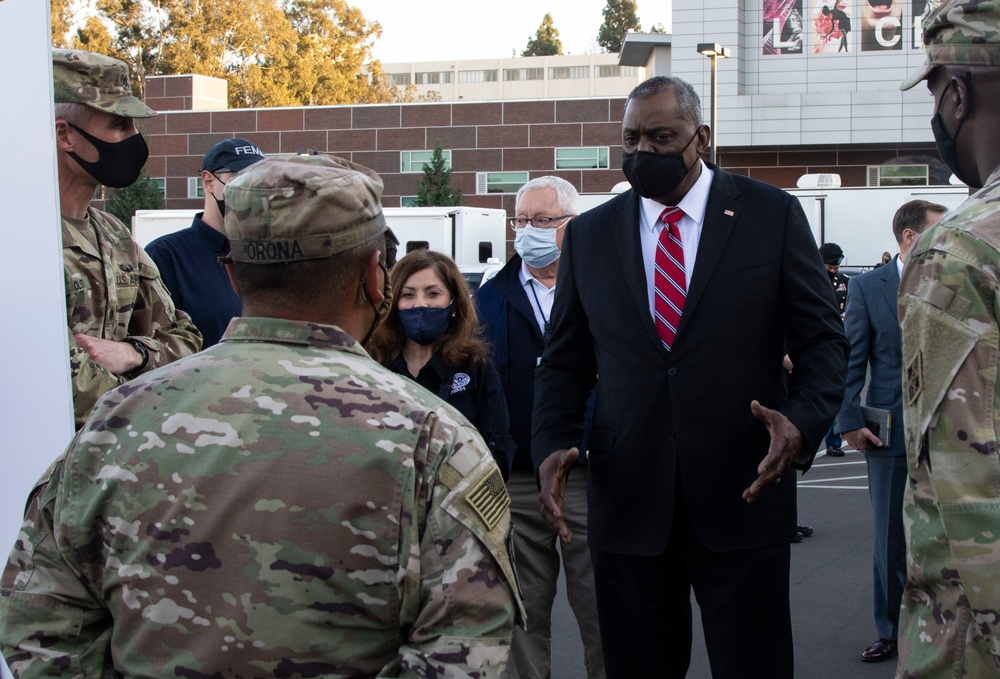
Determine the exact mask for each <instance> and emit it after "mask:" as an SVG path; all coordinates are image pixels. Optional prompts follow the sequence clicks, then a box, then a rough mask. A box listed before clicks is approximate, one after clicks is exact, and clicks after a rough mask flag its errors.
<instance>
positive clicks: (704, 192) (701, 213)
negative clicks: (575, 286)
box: [522, 160, 715, 316]
mask: <svg viewBox="0 0 1000 679" xmlns="http://www.w3.org/2000/svg"><path fill="white" fill-rule="evenodd" d="M698 162H699V163H701V176H700V177H698V181H696V182H695V183H694V186H692V187H691V188H690V189H689V190H688V192H687V193H686V194H685V195H684V197H683V198H681V202H680V203H678V204H677V207H679V208H680V209H681V210H683V211H684V216H683V217H681V220H680V221H679V222H677V228H678V230H679V231H680V233H681V245H682V246H683V248H684V278H685V280H686V286H687V288H688V289H690V288H691V274H692V273H693V272H694V258H695V255H697V254H698V243H699V241H700V240H701V227H702V225H703V224H704V222H705V210H706V208H707V207H708V193H709V191H710V190H711V188H712V177H713V176H714V175H715V173H714V172H712V171H711V170H710V169H708V166H707V165H705V163H704V162H702V161H701V160H699V161H698ZM640 201H641V209H640V210H639V233H640V240H641V242H642V265H643V268H644V269H645V271H646V296H647V297H648V299H649V313H650V314H651V315H653V316H655V309H654V306H653V305H654V301H653V298H654V296H655V293H656V291H655V287H654V286H655V283H654V281H653V275H654V274H653V272H654V269H655V264H654V262H655V260H656V245H657V243H658V242H659V240H660V232H662V231H663V228H664V226H663V222H661V221H660V214H662V213H663V210H664V209H665V208H666V207H667V206H666V205H664V204H663V203H657V202H656V201H655V200H651V199H649V198H640ZM522 269H523V267H522ZM529 296H530V295H529Z"/></svg>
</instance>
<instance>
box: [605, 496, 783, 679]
mask: <svg viewBox="0 0 1000 679" xmlns="http://www.w3.org/2000/svg"><path fill="white" fill-rule="evenodd" d="M679 505H681V506H678V508H677V509H678V510H679V511H677V512H675V521H674V525H673V531H672V535H671V539H670V543H669V545H668V546H667V550H666V551H665V552H664V553H663V554H660V555H657V556H651V557H648V556H631V555H625V554H611V553H608V552H601V551H598V550H595V549H593V548H591V558H592V560H593V563H594V578H595V584H596V588H597V612H598V618H599V620H600V625H601V644H602V646H603V648H604V662H605V671H606V673H607V679H635V678H636V677H662V678H664V679H673V678H675V677H676V678H680V677H684V676H685V675H686V674H687V670H688V666H689V665H690V663H691V590H692V588H693V589H694V593H695V598H696V600H697V602H698V607H699V608H700V609H701V618H702V626H703V628H704V632H705V643H706V646H707V648H708V657H709V662H710V664H711V667H712V677H713V679H756V678H758V677H759V678H761V679H786V678H788V679H790V678H791V677H792V676H793V673H794V668H793V665H794V653H793V650H792V622H791V614H790V611H789V599H788V580H789V561H790V550H789V545H788V543H784V544H780V545H777V546H774V547H766V548H762V549H755V550H749V551H742V552H712V551H709V550H708V549H706V548H705V547H704V546H702V544H701V543H700V542H699V541H698V539H697V538H696V537H695V535H694V532H693V530H692V528H691V521H690V519H689V517H688V515H687V512H686V511H685V510H684V507H683V506H682V505H683V503H679Z"/></svg>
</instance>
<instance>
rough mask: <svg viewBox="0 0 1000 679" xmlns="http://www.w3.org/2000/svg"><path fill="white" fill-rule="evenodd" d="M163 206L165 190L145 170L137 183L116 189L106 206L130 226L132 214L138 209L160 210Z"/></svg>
mask: <svg viewBox="0 0 1000 679" xmlns="http://www.w3.org/2000/svg"><path fill="white" fill-rule="evenodd" d="M162 207H163V191H162V190H161V189H160V186H159V185H158V184H157V183H156V180H155V179H153V178H152V177H148V176H146V173H145V172H143V173H142V174H141V175H139V178H138V179H136V180H135V183H134V184H132V185H131V186H126V187H125V188H124V189H115V197H114V198H112V199H111V200H109V201H108V202H107V205H106V206H105V208H106V209H107V211H108V212H110V213H111V214H113V215H114V216H115V217H117V218H118V219H120V220H122V223H123V224H125V225H126V226H128V225H129V224H131V223H132V215H134V214H135V211H136V210H159V209H160V208H162Z"/></svg>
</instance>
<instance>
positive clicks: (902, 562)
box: [834, 200, 948, 662]
mask: <svg viewBox="0 0 1000 679" xmlns="http://www.w3.org/2000/svg"><path fill="white" fill-rule="evenodd" d="M947 211H948V208H946V207H945V206H943V205H938V204H936V203H930V202H928V201H926V200H911V201H910V202H909V203H906V204H905V205H903V206H902V207H900V208H899V209H898V210H897V211H896V214H895V216H894V217H893V218H892V233H893V236H895V238H896V242H897V243H899V256H898V257H895V258H893V259H892V260H891V261H890V262H889V264H888V265H887V266H883V267H880V268H878V269H876V270H873V271H869V272H867V273H864V274H862V275H860V276H855V277H854V278H852V279H851V284H850V285H849V286H848V288H847V310H846V313H845V315H844V327H845V330H846V333H847V339H848V341H849V342H850V343H851V356H850V359H848V362H847V378H846V379H847V385H846V387H845V390H844V402H843V404H842V405H841V407H840V413H839V414H838V415H837V420H836V423H835V424H834V428H835V429H836V431H838V432H841V433H842V434H843V436H844V438H845V439H847V442H848V443H849V444H851V446H852V447H853V448H856V449H857V450H859V451H861V452H862V453H864V454H865V461H866V463H867V464H868V494H869V496H870V497H871V502H872V519H873V520H874V532H873V535H874V545H873V549H872V575H873V578H874V584H875V587H874V604H875V630H876V631H877V632H878V636H879V638H878V639H877V640H876V641H875V643H873V644H872V645H870V646H869V647H868V648H866V649H865V650H864V652H863V653H862V654H861V659H862V660H864V661H865V662H881V661H883V660H889V659H890V658H893V657H895V655H896V639H897V636H898V634H897V633H898V629H899V604H900V601H901V600H902V597H903V584H904V583H905V582H906V539H905V536H904V534H903V492H904V490H905V489H906V475H907V472H906V445H905V439H904V437H903V429H902V427H903V389H902V374H903V365H902V360H903V359H902V337H901V335H900V332H899V318H898V315H897V308H898V307H897V304H896V297H897V295H898V294H899V279H900V276H901V275H902V272H903V263H904V262H905V261H906V256H907V254H908V253H909V251H910V248H911V247H912V246H913V244H914V243H915V242H916V240H917V238H918V237H919V236H920V234H921V233H923V232H924V230H925V229H927V227H929V226H931V225H932V224H934V223H936V222H937V221H938V220H939V219H941V217H943V216H944V214H945V212H947ZM869 366H871V378H870V380H869V381H868V393H867V395H866V397H865V403H866V405H868V406H870V407H872V408H882V409H885V410H889V411H890V412H891V413H892V416H891V420H890V431H889V436H888V437H887V438H888V439H889V445H888V446H886V445H884V443H885V442H884V441H883V440H882V439H881V438H879V436H878V435H876V434H875V433H874V432H872V431H871V430H870V429H868V427H866V426H865V418H864V417H863V416H862V414H861V390H862V387H864V386H865V375H866V373H867V372H868V368H869ZM880 433H882V432H880Z"/></svg>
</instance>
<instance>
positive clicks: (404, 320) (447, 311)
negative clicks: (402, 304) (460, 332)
mask: <svg viewBox="0 0 1000 679" xmlns="http://www.w3.org/2000/svg"><path fill="white" fill-rule="evenodd" d="M451 317H452V310H451V304H449V305H448V306H445V307H431V306H416V307H411V308H409V309H400V310H399V323H400V325H402V326H403V334H405V335H406V336H407V337H409V338H410V339H411V340H413V341H414V342H416V343H417V344H419V345H420V346H422V347H426V346H427V345H428V344H434V342H436V341H437V340H438V339H439V338H440V337H441V335H443V334H444V333H445V331H446V330H448V324H449V323H450V322H451Z"/></svg>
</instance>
